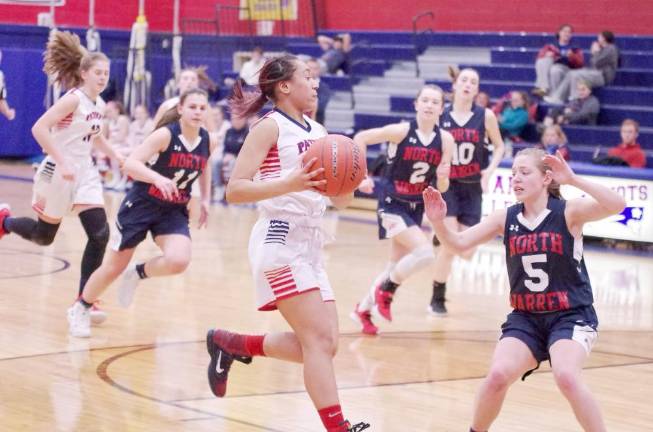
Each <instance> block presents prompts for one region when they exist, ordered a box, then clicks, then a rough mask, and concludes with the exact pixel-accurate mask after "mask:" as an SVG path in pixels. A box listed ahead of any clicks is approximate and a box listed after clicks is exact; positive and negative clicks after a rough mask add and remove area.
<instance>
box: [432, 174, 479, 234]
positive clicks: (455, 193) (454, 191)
mask: <svg viewBox="0 0 653 432" xmlns="http://www.w3.org/2000/svg"><path fill="white" fill-rule="evenodd" d="M442 198H444V201H445V202H446V203H447V216H455V217H456V220H457V221H458V222H459V223H461V224H463V225H465V226H468V227H470V226H473V225H476V224H477V223H479V222H480V221H481V210H482V208H481V203H482V199H483V189H482V188H481V183H479V182H474V183H463V182H459V181H455V180H452V181H451V182H450V184H449V189H448V190H447V191H446V192H445V193H443V194H442Z"/></svg>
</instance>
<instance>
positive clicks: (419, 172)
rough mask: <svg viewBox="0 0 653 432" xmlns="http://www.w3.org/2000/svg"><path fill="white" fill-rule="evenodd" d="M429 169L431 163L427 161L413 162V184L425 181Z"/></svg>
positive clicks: (411, 178)
mask: <svg viewBox="0 0 653 432" xmlns="http://www.w3.org/2000/svg"><path fill="white" fill-rule="evenodd" d="M428 170H429V164H427V163H426V162H415V163H414V164H413V173H412V174H411V175H410V180H409V182H410V183H411V184H416V183H424V180H426V172H427V171H428Z"/></svg>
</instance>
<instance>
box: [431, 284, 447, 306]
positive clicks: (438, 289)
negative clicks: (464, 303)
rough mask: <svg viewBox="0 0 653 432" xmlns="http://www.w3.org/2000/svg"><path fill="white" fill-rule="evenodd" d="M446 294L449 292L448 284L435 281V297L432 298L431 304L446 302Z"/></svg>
mask: <svg viewBox="0 0 653 432" xmlns="http://www.w3.org/2000/svg"><path fill="white" fill-rule="evenodd" d="M446 292H447V283H446V282H437V281H433V297H432V298H431V302H433V301H441V300H444V297H445V293H446Z"/></svg>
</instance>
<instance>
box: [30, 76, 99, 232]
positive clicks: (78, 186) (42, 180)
mask: <svg viewBox="0 0 653 432" xmlns="http://www.w3.org/2000/svg"><path fill="white" fill-rule="evenodd" d="M69 93H72V94H74V95H76V96H77V97H78V98H79V105H77V108H76V109H75V111H73V112H72V113H70V114H69V115H68V116H66V117H65V118H64V119H63V120H61V121H60V122H59V123H58V124H57V125H56V126H54V128H53V130H52V142H53V143H54V145H56V146H57V147H58V148H59V151H60V152H61V154H62V155H63V157H64V159H65V160H66V162H67V163H68V164H69V166H70V167H71V168H72V169H73V171H74V173H75V179H74V181H68V180H64V179H63V178H62V177H61V174H60V172H59V170H58V169H57V163H56V162H55V161H54V159H52V157H51V156H47V157H46V158H45V159H43V162H41V164H40V165H39V168H38V170H37V171H36V174H35V176H34V189H33V195H32V208H33V209H34V210H35V211H36V212H37V213H39V214H41V215H44V216H48V217H51V218H53V219H61V218H63V216H64V215H65V214H66V213H68V212H69V211H70V210H71V209H72V207H73V206H74V205H75V204H89V205H99V206H103V205H104V197H103V195H102V182H101V180H100V175H99V173H98V170H97V168H96V167H95V165H94V164H93V160H92V159H91V149H92V146H93V144H92V141H93V139H94V138H95V136H96V135H98V134H99V133H100V131H101V130H102V119H103V117H104V107H105V103H104V101H103V100H102V98H101V97H99V96H98V97H97V99H96V100H95V102H93V101H92V100H91V99H89V97H88V96H86V94H84V92H83V91H82V90H80V89H74V90H71V91H70V92H69Z"/></svg>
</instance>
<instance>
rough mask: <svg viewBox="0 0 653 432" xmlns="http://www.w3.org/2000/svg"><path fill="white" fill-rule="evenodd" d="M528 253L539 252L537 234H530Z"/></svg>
mask: <svg viewBox="0 0 653 432" xmlns="http://www.w3.org/2000/svg"><path fill="white" fill-rule="evenodd" d="M526 249H527V250H528V253H532V252H538V251H539V250H538V249H537V234H528V243H527V245H526Z"/></svg>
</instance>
